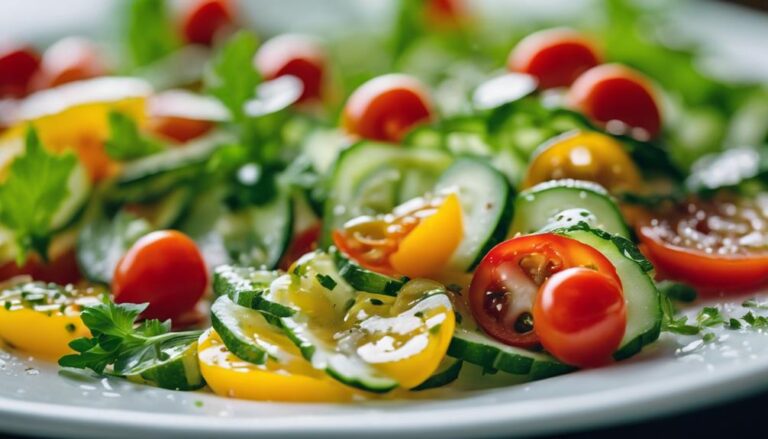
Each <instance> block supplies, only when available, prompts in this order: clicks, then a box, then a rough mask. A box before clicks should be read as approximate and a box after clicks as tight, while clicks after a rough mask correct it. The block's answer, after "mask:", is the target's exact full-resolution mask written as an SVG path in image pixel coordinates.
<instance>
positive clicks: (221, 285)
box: [213, 265, 296, 332]
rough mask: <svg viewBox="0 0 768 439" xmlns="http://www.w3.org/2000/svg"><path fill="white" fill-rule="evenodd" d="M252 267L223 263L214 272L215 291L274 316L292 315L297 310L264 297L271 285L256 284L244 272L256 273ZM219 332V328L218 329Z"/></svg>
mask: <svg viewBox="0 0 768 439" xmlns="http://www.w3.org/2000/svg"><path fill="white" fill-rule="evenodd" d="M257 271H258V270H256V269H253V268H251V267H235V266H231V265H222V266H220V267H217V268H216V270H215V271H214V273H213V291H214V293H215V294H216V295H217V296H228V297H229V299H230V300H232V302H234V303H235V304H237V305H240V306H244V307H246V308H251V309H255V310H258V311H261V312H263V313H267V314H269V315H270V316H273V317H290V316H292V315H293V314H294V313H295V312H296V311H295V310H293V309H292V308H289V307H287V306H284V305H281V304H279V303H275V302H271V301H269V300H266V299H264V296H263V295H264V293H265V292H266V291H268V290H269V285H268V284H267V285H264V286H260V285H254V282H253V281H252V280H251V279H248V278H247V275H246V274H244V273H243V272H248V273H254V272H257ZM217 332H218V330H217Z"/></svg>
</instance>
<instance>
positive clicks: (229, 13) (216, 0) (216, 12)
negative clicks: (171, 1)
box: [182, 0, 234, 46]
mask: <svg viewBox="0 0 768 439" xmlns="http://www.w3.org/2000/svg"><path fill="white" fill-rule="evenodd" d="M233 17H234V13H233V10H232V4H231V3H230V1H229V0H198V1H197V2H195V3H194V4H193V5H192V6H191V7H189V9H187V10H186V11H185V14H184V17H183V20H182V33H183V35H184V39H185V40H186V41H187V42H188V43H192V44H202V45H205V46H210V45H212V44H213V42H214V40H215V38H216V34H217V33H219V32H220V31H222V30H225V29H226V28H228V27H231V26H233V25H234V18H233Z"/></svg>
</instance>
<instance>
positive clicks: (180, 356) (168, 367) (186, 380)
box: [125, 333, 205, 390]
mask: <svg viewBox="0 0 768 439" xmlns="http://www.w3.org/2000/svg"><path fill="white" fill-rule="evenodd" d="M198 336H199V333H195V334H194V335H191V336H190V339H189V340H188V341H187V342H186V343H182V342H181V341H180V342H179V343H175V344H174V345H172V346H170V347H167V348H163V354H164V357H165V358H167V359H166V360H165V361H162V362H160V363H149V364H148V365H147V366H146V367H145V368H140V369H138V370H131V372H130V373H129V374H126V375H125V378H126V379H128V380H129V381H133V382H135V383H139V384H149V385H152V386H156V387H161V388H163V389H170V390H197V389H200V388H202V387H203V386H205V380H204V379H203V375H202V374H201V373H200V365H199V363H198V360H197V338H198Z"/></svg>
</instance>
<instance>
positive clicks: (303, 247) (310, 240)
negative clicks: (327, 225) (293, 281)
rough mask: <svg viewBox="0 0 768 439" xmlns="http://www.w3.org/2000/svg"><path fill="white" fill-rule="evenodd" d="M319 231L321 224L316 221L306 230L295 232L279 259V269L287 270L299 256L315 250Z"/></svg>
mask: <svg viewBox="0 0 768 439" xmlns="http://www.w3.org/2000/svg"><path fill="white" fill-rule="evenodd" d="M321 231H322V224H321V223H316V224H314V225H312V226H310V227H309V228H307V229H306V230H304V231H302V232H300V233H297V234H296V236H294V238H293V241H292V242H291V245H290V246H289V247H288V251H286V252H285V254H284V255H283V259H282V260H281V261H280V269H281V270H285V271H288V269H289V268H290V267H291V265H293V263H294V262H296V261H298V260H299V258H301V257H302V256H304V255H305V254H307V253H309V252H311V251H313V250H315V249H316V248H317V242H318V241H319V240H320V232H321Z"/></svg>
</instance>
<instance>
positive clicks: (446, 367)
mask: <svg viewBox="0 0 768 439" xmlns="http://www.w3.org/2000/svg"><path fill="white" fill-rule="evenodd" d="M463 365H464V362H463V361H461V360H454V359H451V358H445V359H444V360H443V364H442V365H441V367H440V369H438V371H437V372H435V374H434V375H432V376H431V377H429V378H428V379H427V380H426V381H424V382H423V383H421V384H419V385H418V386H416V387H414V388H413V389H411V391H414V392H420V391H422V390H429V389H435V388H438V387H443V386H447V385H448V384H451V383H452V382H454V381H456V379H458V378H459V374H460V373H461V368H462V366H463Z"/></svg>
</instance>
